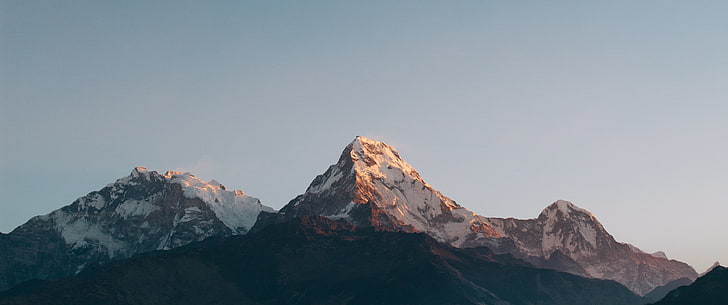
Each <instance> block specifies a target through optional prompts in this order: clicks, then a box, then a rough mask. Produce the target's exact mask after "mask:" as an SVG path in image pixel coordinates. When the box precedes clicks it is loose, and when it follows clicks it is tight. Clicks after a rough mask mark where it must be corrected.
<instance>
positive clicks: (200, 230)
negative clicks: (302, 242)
mask: <svg viewBox="0 0 728 305" xmlns="http://www.w3.org/2000/svg"><path fill="white" fill-rule="evenodd" d="M261 211H268V212H273V209H271V208H269V207H266V206H263V205H262V204H261V203H260V201H259V200H258V199H257V198H253V197H250V196H248V195H246V194H245V193H243V192H242V191H228V190H226V189H225V187H224V186H223V185H221V184H219V183H217V182H215V181H211V182H209V183H208V182H204V181H201V180H199V179H198V178H196V177H195V176H193V175H191V174H189V173H179V172H167V173H166V174H164V175H162V174H159V173H157V172H155V171H148V170H147V169H146V168H143V167H137V168H135V169H134V170H133V171H132V173H131V175H130V176H128V177H124V178H121V179H118V180H117V181H116V182H114V183H112V184H109V185H107V186H106V187H104V188H102V189H101V190H98V191H94V192H91V193H89V194H88V195H86V196H84V197H81V198H79V199H77V200H75V201H74V202H73V203H71V204H70V205H67V206H65V207H63V208H61V209H58V210H55V211H53V212H51V213H50V214H47V215H43V216H36V217H34V218H32V219H30V220H29V221H28V222H26V223H25V224H23V225H21V226H19V227H18V228H16V229H15V230H13V231H12V232H10V233H9V234H2V236H0V253H2V254H3V255H2V256H0V291H2V290H5V289H7V288H9V287H11V286H13V285H15V284H18V283H20V282H23V281H26V280H30V279H34V278H35V279H47V278H57V277H62V276H67V275H71V274H75V273H77V272H79V271H81V270H82V269H84V267H85V266H87V265H89V264H95V263H106V262H110V261H113V260H118V259H124V258H128V257H131V256H132V255H134V254H137V253H143V252H148V251H153V250H167V249H172V248H176V247H179V246H182V245H186V244H188V243H190V242H194V241H199V240H203V239H205V238H207V237H210V236H227V235H233V234H245V233H247V231H248V230H249V229H250V228H251V227H252V226H253V224H254V223H255V220H256V218H257V216H258V214H259V213H260V212H261Z"/></svg>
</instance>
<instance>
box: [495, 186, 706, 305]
mask: <svg viewBox="0 0 728 305" xmlns="http://www.w3.org/2000/svg"><path fill="white" fill-rule="evenodd" d="M488 222H489V223H490V224H492V226H493V227H494V228H495V230H496V231H497V232H498V233H499V234H501V235H503V236H508V237H509V238H511V239H512V240H513V241H514V242H515V244H516V247H517V248H518V249H519V252H520V253H524V254H526V255H527V256H532V257H537V258H545V259H546V262H548V261H549V260H550V259H551V257H552V256H553V255H554V254H556V255H557V256H558V257H559V258H560V259H563V258H562V257H563V256H565V257H567V258H568V259H571V260H573V261H574V262H576V263H577V264H578V266H579V267H580V268H570V269H569V270H565V269H562V268H560V267H559V266H558V265H555V266H549V267H551V268H553V269H557V270H562V271H568V272H571V273H574V274H578V275H581V276H585V277H592V278H600V279H608V280H614V281H617V282H619V283H621V284H623V285H625V286H627V287H628V288H630V289H631V290H632V291H635V292H637V293H638V294H640V295H645V294H647V293H649V292H650V291H652V290H653V289H654V288H656V287H659V286H663V285H666V284H668V283H670V282H672V281H675V280H677V279H685V278H688V279H690V280H694V279H695V278H696V277H697V273H696V272H695V270H694V269H693V268H692V267H690V266H689V265H687V264H685V263H682V262H679V261H676V260H668V259H667V257H666V256H664V253H662V254H661V255H659V254H658V255H652V254H647V253H644V252H642V251H641V250H639V249H638V248H636V247H634V246H631V245H628V244H625V243H620V242H617V241H616V240H615V239H614V237H612V235H610V234H609V233H608V232H607V230H605V229H604V227H603V226H602V224H601V223H599V221H598V220H597V219H596V217H595V216H594V215H592V214H591V213H590V212H589V211H587V210H584V209H581V208H579V207H577V206H575V205H574V204H572V203H571V202H567V201H562V200H560V201H557V202H555V203H553V204H551V205H549V206H548V207H546V208H545V209H544V210H543V211H542V212H541V214H540V215H539V216H538V218H536V219H525V220H523V219H513V218H508V219H503V218H488ZM538 261H539V260H535V261H534V262H538ZM538 264H539V263H537V265H538Z"/></svg>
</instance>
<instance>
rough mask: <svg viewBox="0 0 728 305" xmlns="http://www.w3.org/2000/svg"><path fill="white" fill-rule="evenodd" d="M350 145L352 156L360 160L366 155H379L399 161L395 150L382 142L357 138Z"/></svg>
mask: <svg viewBox="0 0 728 305" xmlns="http://www.w3.org/2000/svg"><path fill="white" fill-rule="evenodd" d="M350 145H351V148H352V156H353V154H354V153H355V154H356V155H357V156H358V157H360V158H363V157H365V156H367V155H381V156H385V157H389V158H391V159H401V158H400V157H399V153H398V152H397V149H395V148H394V147H392V146H390V145H387V143H384V142H382V141H376V140H372V139H369V138H366V137H362V136H357V137H356V138H355V139H354V141H353V142H351V144H350Z"/></svg>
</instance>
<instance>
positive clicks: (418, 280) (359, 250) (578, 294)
mask: <svg viewBox="0 0 728 305" xmlns="http://www.w3.org/2000/svg"><path fill="white" fill-rule="evenodd" d="M0 304H3V305H10V304H38V305H43V304H49V305H50V304H140V305H147V304H398V305H400V304H438V305H443V304H463V305H467V304H498V305H521V304H523V305H526V304H542V305H551V304H553V305H556V304H558V305H570V304H574V305H577V304H578V305H585V304H586V305H588V304H594V305H597V304H604V305H615V304H622V305H633V304H634V305H637V304H642V299H641V298H640V297H638V296H636V295H635V294H634V293H632V292H631V291H629V290H628V289H626V288H625V287H623V286H621V285H619V284H617V283H615V282H612V281H604V280H595V279H584V278H581V277H578V276H575V275H571V274H568V273H561V272H557V271H554V270H548V269H536V268H532V267H529V266H528V265H527V264H526V263H525V262H518V261H517V260H516V259H514V258H512V257H510V256H508V255H501V256H499V255H494V254H493V253H492V252H490V250H488V249H487V248H468V249H458V248H454V247H450V246H447V245H445V244H442V243H439V242H437V241H435V240H434V239H432V238H431V237H429V236H428V235H426V234H421V233H404V232H387V231H376V230H375V229H374V228H372V227H369V228H355V227H354V226H352V225H350V224H347V223H344V222H335V221H333V220H330V219H327V218H324V217H315V216H304V217H302V218H293V219H289V220H287V221H285V222H283V223H279V224H272V225H269V226H267V227H265V228H264V229H262V230H261V231H259V232H256V233H253V234H248V235H245V236H230V237H225V238H213V239H208V240H205V241H202V242H200V243H195V244H192V245H188V246H185V247H181V248H177V249H174V250H171V251H163V252H154V253H150V254H146V255H142V256H137V257H134V258H132V259H129V260H125V261H119V262H113V263H110V264H106V265H102V266H98V267H97V268H89V269H86V270H84V271H83V272H81V273H80V274H78V275H76V276H74V277H71V278H68V279H64V280H56V281H35V282H29V283H26V284H23V285H21V286H18V287H16V288H14V289H12V290H10V291H7V292H5V293H3V294H0Z"/></svg>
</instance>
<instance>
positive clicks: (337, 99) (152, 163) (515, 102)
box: [0, 0, 728, 272]
mask: <svg viewBox="0 0 728 305" xmlns="http://www.w3.org/2000/svg"><path fill="white" fill-rule="evenodd" d="M726 11H728V2H726V1H364V2H360V1H214V2H206V1H32V0H30V1H13V0H0V173H2V174H1V175H0V232H5V233H7V232H9V231H11V230H12V229H13V228H15V227H16V226H18V225H20V224H22V223H24V222H25V221H26V220H28V219H29V218H30V217H32V216H34V215H41V214H46V213H49V212H50V211H52V210H54V209H57V208H60V207H62V206H64V205H67V204H70V203H71V202H72V201H73V200H75V199H76V198H78V197H81V196H84V195H85V194H87V193H88V192H91V191H94V190H98V189H100V188H102V187H104V186H105V185H106V184H108V183H111V182H113V181H115V180H116V179H118V178H121V177H123V176H127V175H129V173H130V172H131V170H132V169H133V168H134V167H135V166H146V167H148V168H149V169H151V170H156V171H159V172H165V171H167V170H178V171H190V172H192V173H193V174H195V175H196V176H198V177H200V178H202V179H206V180H210V179H215V180H217V181H220V182H221V183H223V184H224V185H226V186H227V187H228V189H242V190H244V191H245V192H246V193H247V194H249V195H251V196H254V197H258V198H260V199H261V201H262V202H263V203H264V204H266V205H268V206H271V207H274V208H280V207H282V206H283V205H284V204H285V203H287V202H288V201H289V200H290V199H292V198H294V197H295V196H296V195H298V194H300V193H302V192H304V191H305V189H306V187H307V186H308V184H309V183H310V182H311V180H312V179H313V178H314V177H315V176H316V175H318V174H321V173H323V172H324V171H325V170H326V168H327V167H328V166H329V165H330V164H333V163H335V162H336V161H337V159H338V157H339V155H340V153H341V151H342V150H343V149H344V147H345V146H346V145H347V144H348V143H350V142H351V141H352V140H353V139H354V137H355V136H357V135H362V136H366V137H369V138H373V139H377V140H381V141H384V142H386V143H388V144H390V145H393V146H395V147H396V148H397V149H398V150H399V152H400V155H401V156H402V157H403V158H404V159H405V160H406V161H408V162H409V163H410V164H411V165H413V166H414V167H415V168H416V169H417V170H418V171H419V172H420V174H421V176H422V177H423V178H424V179H425V180H426V181H427V182H428V183H430V184H431V185H432V186H433V187H434V188H436V189H438V190H440V191H441V192H442V193H443V194H445V195H446V196H449V197H451V198H453V199H454V200H456V201H457V202H458V203H459V204H460V205H462V206H465V207H467V208H469V209H471V210H473V211H474V212H476V213H478V214H481V215H485V216H499V217H517V218H534V217H536V216H537V215H538V214H539V213H540V211H541V210H542V209H543V208H544V207H546V206H547V205H548V204H550V203H552V202H554V201H556V200H558V199H564V200H569V201H572V202H574V203H575V204H576V205H578V206H580V207H582V208H585V209H587V210H589V211H591V212H592V213H593V214H594V215H596V217H597V218H598V219H599V220H600V221H601V222H602V224H603V225H604V226H605V228H606V229H607V230H608V231H609V232H610V233H611V234H613V235H614V236H615V238H616V239H617V240H619V241H623V242H629V243H632V244H634V245H636V246H638V247H640V248H641V249H643V250H644V251H647V252H654V251H658V250H662V251H665V252H666V253H667V255H668V257H670V258H675V259H679V260H682V261H685V262H687V263H689V264H691V265H692V266H694V267H695V268H696V269H697V271H698V272H702V271H703V270H704V269H705V268H707V267H708V266H710V265H711V264H712V263H713V262H714V261H721V262H726V263H728V243H725V240H726V233H727V231H728V228H726V225H725V219H726V217H725V216H726V214H727V213H728V187H727V186H728V161H727V157H726V156H727V155H726V152H728V141H726V139H727V138H728V18H725V12H726Z"/></svg>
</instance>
